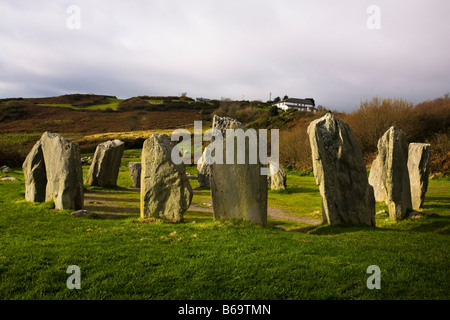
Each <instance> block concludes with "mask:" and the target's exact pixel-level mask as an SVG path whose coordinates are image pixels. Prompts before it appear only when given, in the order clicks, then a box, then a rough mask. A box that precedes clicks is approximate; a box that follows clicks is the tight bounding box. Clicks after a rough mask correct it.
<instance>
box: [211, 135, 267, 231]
mask: <svg viewBox="0 0 450 320" xmlns="http://www.w3.org/2000/svg"><path fill="white" fill-rule="evenodd" d="M215 143H217V141H215ZM257 143H258V142H257V140H256V145H252V148H257V147H258V146H257ZM249 149H250V143H248V142H246V143H245V147H244V148H243V149H242V150H240V149H239V148H238V147H236V144H235V147H234V150H232V152H233V153H234V159H236V158H237V154H238V152H245V155H249ZM230 152H231V151H230ZM226 153H227V148H226V140H224V141H223V161H222V163H213V164H211V196H212V207H213V212H214V218H215V219H237V220H246V221H250V222H252V223H255V224H259V225H262V226H266V225H267V188H268V187H267V177H266V176H265V175H261V168H262V165H261V163H259V160H258V161H257V162H256V163H255V164H250V161H249V160H247V159H246V161H245V163H243V164H237V161H236V162H235V163H230V164H228V163H227V162H226Z"/></svg>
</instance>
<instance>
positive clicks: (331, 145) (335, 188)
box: [308, 113, 375, 226]
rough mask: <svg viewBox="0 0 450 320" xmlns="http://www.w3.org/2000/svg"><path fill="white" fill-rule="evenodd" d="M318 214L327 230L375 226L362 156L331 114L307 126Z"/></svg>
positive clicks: (372, 199)
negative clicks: (326, 225) (329, 226)
mask: <svg viewBox="0 0 450 320" xmlns="http://www.w3.org/2000/svg"><path fill="white" fill-rule="evenodd" d="M308 135H309V139H310V144H311V151H312V160H313V169H314V176H315V178H316V183H317V184H318V185H319V189H320V194H321V196H322V214H323V218H324V220H326V221H327V222H328V224H329V225H331V226H337V225H345V224H348V225H366V226H375V199H374V195H373V188H372V186H370V185H369V183H368V181H367V173H366V167H365V165H364V159H363V153H362V150H361V147H360V145H359V143H358V142H357V140H356V139H355V138H354V136H353V134H352V132H351V130H350V127H349V126H348V125H347V124H346V123H345V122H343V121H341V120H339V119H337V118H336V117H334V115H332V114H331V113H328V114H326V115H325V116H323V117H322V118H320V119H318V120H315V121H313V122H311V124H310V125H309V126H308Z"/></svg>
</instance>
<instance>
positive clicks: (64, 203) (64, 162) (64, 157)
mask: <svg viewBox="0 0 450 320" xmlns="http://www.w3.org/2000/svg"><path fill="white" fill-rule="evenodd" d="M40 142H41V145H42V153H43V155H44V162H45V168H46V175H47V187H46V196H45V200H46V201H49V200H53V201H54V202H55V208H56V209H60V210H66V209H75V210H79V209H82V208H83V200H84V191H83V172H82V168H81V156H80V147H79V145H78V143H76V142H73V141H70V140H69V139H66V138H64V137H61V136H59V135H58V134H56V133H50V132H45V133H44V134H43V135H42V137H41V140H40Z"/></svg>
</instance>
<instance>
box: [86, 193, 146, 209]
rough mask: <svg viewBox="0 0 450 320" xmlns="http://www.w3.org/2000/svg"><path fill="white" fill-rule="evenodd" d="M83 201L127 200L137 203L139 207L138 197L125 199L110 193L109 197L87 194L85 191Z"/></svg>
mask: <svg viewBox="0 0 450 320" xmlns="http://www.w3.org/2000/svg"><path fill="white" fill-rule="evenodd" d="M84 200H85V201H98V202H102V201H104V202H111V201H117V202H127V203H137V204H138V207H139V202H140V200H139V199H127V198H122V197H116V196H113V195H111V197H93V196H89V193H86V194H85V196H84Z"/></svg>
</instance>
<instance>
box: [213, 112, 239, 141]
mask: <svg viewBox="0 0 450 320" xmlns="http://www.w3.org/2000/svg"><path fill="white" fill-rule="evenodd" d="M243 127H244V125H243V124H242V123H241V122H239V121H238V120H236V119H233V118H229V117H220V116H217V115H214V117H213V123H212V128H213V129H217V130H219V131H220V132H221V133H222V135H223V137H224V138H225V133H226V130H227V129H239V128H243Z"/></svg>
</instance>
